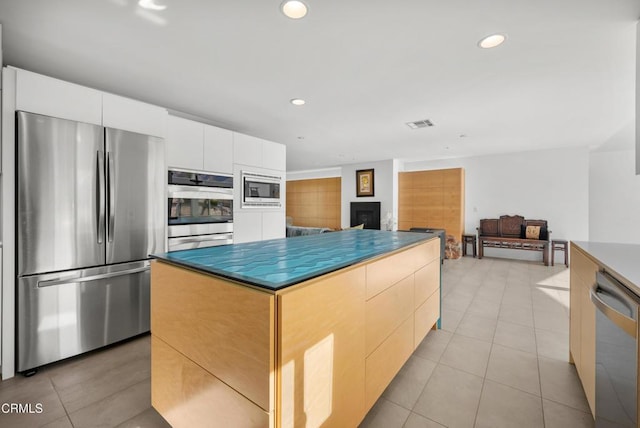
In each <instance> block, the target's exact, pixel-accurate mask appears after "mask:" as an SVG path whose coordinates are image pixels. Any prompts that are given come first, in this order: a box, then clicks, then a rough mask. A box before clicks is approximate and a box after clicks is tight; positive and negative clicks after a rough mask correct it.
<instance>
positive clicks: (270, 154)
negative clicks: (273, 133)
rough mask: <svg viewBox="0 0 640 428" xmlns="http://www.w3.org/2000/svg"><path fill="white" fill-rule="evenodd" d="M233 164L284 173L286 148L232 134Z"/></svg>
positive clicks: (254, 138) (247, 136) (248, 136)
mask: <svg viewBox="0 0 640 428" xmlns="http://www.w3.org/2000/svg"><path fill="white" fill-rule="evenodd" d="M233 162H234V163H236V164H240V165H249V166H256V167H260V168H264V169H273V170H277V171H285V170H286V169H287V147H286V146H285V145H283V144H278V143H272V142H271V141H267V140H263V139H261V138H257V137H252V136H250V135H245V134H239V133H237V132H234V133H233Z"/></svg>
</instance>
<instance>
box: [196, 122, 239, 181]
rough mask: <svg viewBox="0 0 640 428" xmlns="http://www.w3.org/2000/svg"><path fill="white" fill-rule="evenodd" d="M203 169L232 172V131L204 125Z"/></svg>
mask: <svg viewBox="0 0 640 428" xmlns="http://www.w3.org/2000/svg"><path fill="white" fill-rule="evenodd" d="M203 159H204V165H203V166H204V169H205V170H206V171H212V172H224V173H227V174H232V173H233V132H231V131H229V130H227V129H222V128H217V127H215V126H211V125H204V157H203Z"/></svg>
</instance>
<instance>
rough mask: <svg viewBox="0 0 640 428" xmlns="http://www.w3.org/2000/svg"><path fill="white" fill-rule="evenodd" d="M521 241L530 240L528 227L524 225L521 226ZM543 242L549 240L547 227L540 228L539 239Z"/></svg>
mask: <svg viewBox="0 0 640 428" xmlns="http://www.w3.org/2000/svg"><path fill="white" fill-rule="evenodd" d="M520 239H530V238H527V226H525V225H524V224H523V225H521V226H520ZM536 239H539V240H541V241H547V240H549V233H548V232H547V228H546V227H545V226H540V236H538V238H536Z"/></svg>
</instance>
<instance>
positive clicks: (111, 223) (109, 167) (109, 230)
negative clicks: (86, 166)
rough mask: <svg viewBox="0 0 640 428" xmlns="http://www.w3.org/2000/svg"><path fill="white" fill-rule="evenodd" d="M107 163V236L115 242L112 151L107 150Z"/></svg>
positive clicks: (114, 195) (114, 181)
mask: <svg viewBox="0 0 640 428" xmlns="http://www.w3.org/2000/svg"><path fill="white" fill-rule="evenodd" d="M107 163H108V165H107V179H108V180H109V226H108V227H107V237H108V240H109V242H113V235H114V233H113V228H114V226H115V212H116V207H115V205H116V189H115V187H116V176H115V171H114V167H113V156H112V154H111V152H107Z"/></svg>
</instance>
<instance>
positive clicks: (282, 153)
mask: <svg viewBox="0 0 640 428" xmlns="http://www.w3.org/2000/svg"><path fill="white" fill-rule="evenodd" d="M262 167H263V168H267V169H277V170H278V171H285V170H286V169H287V146H285V145H284V144H277V143H272V142H270V141H264V142H263V143H262Z"/></svg>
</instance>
